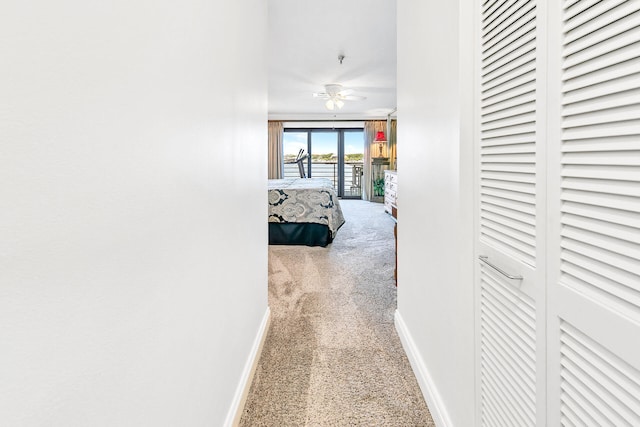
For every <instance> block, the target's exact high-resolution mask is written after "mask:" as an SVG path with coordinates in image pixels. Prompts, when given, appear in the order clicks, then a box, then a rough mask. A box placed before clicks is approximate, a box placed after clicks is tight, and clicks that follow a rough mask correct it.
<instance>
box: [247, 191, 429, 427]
mask: <svg viewBox="0 0 640 427" xmlns="http://www.w3.org/2000/svg"><path fill="white" fill-rule="evenodd" d="M341 205H342V209H343V212H344V215H345V219H346V223H345V224H344V225H343V226H342V228H341V229H340V230H339V231H338V234H337V236H336V239H335V240H334V242H333V243H332V244H331V245H329V246H328V247H327V248H320V247H306V246H270V247H269V305H270V308H271V312H272V319H271V326H270V329H269V332H268V335H267V337H266V341H265V345H264V349H263V352H262V356H261V359H260V361H259V364H258V367H257V370H256V374H255V377H254V381H253V385H252V387H251V390H250V392H249V397H248V399H247V403H246V405H245V409H244V413H243V418H242V420H241V423H240V425H242V426H287V425H290V426H294V425H295V426H302V425H313V426H325V425H326V426H329V425H331V426H335V425H377V426H432V425H434V424H433V421H432V420H431V415H430V414H429V410H428V409H427V407H426V404H425V402H424V399H423V397H422V394H421V392H420V389H419V387H418V383H417V382H416V379H415V376H414V374H413V371H412V370H411V367H410V365H409V361H408V360H407V357H406V355H405V353H404V350H403V349H402V345H401V343H400V340H399V338H398V335H397V333H396V330H395V327H394V323H393V316H394V312H395V309H396V287H395V286H394V279H393V268H394V238H393V219H392V218H391V217H390V216H389V215H388V214H386V213H385V212H384V211H383V205H382V204H378V203H369V202H364V201H359V200H342V201H341Z"/></svg>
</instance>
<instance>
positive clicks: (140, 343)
mask: <svg viewBox="0 0 640 427" xmlns="http://www.w3.org/2000/svg"><path fill="white" fill-rule="evenodd" d="M265 50H266V3H265V2H263V1H258V0H242V1H233V2H229V1H222V0H217V1H203V0H185V1H181V2H170V1H166V0H161V1H156V2H127V1H121V0H117V1H115V2H102V3H101V2H85V1H79V0H64V1H62V2H55V3H52V2H47V1H42V0H35V1H32V2H22V1H17V0H16V1H13V0H9V1H8V2H4V3H3V6H2V13H1V14H0V57H1V58H2V66H1V67H0V343H1V344H0V346H1V350H0V420H2V422H1V424H3V425H11V426H41V425H47V426H81V425H82V426H89V425H90V426H129V425H131V426H177V425H184V426H212V425H221V424H222V422H223V420H224V419H225V416H226V413H227V411H228V409H229V407H230V404H231V400H232V398H233V394H234V392H235V390H236V387H237V385H238V381H239V380H240V375H241V372H242V369H243V367H244V364H245V362H246V360H247V357H248V355H249V351H250V348H251V345H252V342H253V339H254V338H255V336H256V333H257V331H258V327H259V324H260V321H261V319H262V316H263V315H264V313H265V310H266V308H267V286H266V281H267V223H266V216H267V203H266V180H265V178H266V176H267V170H266V158H267V155H266V147H267V145H266V143H265V141H266V126H267V112H266V103H267V98H266V96H267V94H266V92H267V82H266V58H265V55H264V52H265Z"/></svg>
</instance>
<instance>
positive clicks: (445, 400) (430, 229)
mask: <svg viewBox="0 0 640 427" xmlns="http://www.w3.org/2000/svg"><path fill="white" fill-rule="evenodd" d="M464 3H466V4H459V2H454V1H451V2H449V1H424V0H399V1H398V141H399V143H398V145H399V147H400V149H399V150H398V160H399V165H400V166H399V168H398V179H399V191H398V313H397V316H398V319H397V320H399V321H398V322H397V325H398V328H399V332H400V334H401V336H402V337H403V340H404V341H403V342H404V344H405V348H406V349H407V350H408V352H409V353H410V357H411V358H412V363H413V365H414V370H415V371H416V373H417V374H418V376H419V377H420V380H421V381H422V384H421V385H423V386H425V385H426V387H423V390H424V391H425V394H426V395H427V397H428V403H429V405H430V407H431V410H432V412H434V416H435V417H436V422H437V423H438V425H439V426H444V425H451V426H459V427H468V426H472V425H474V376H473V368H474V358H473V352H474V340H473V321H474V315H473V291H474V290H473V218H472V216H471V214H472V209H473V200H472V188H473V180H472V177H473V175H472V165H473V163H472V159H473V149H472V145H471V139H470V137H471V131H472V127H471V122H470V120H469V119H470V114H471V113H472V109H471V108H472V105H471V103H470V102H469V100H470V97H469V95H470V94H471V90H472V88H473V86H472V74H471V66H472V64H473V63H472V62H471V56H470V55H467V53H468V52H469V49H470V47H471V45H470V44H469V43H468V42H467V41H468V36H469V35H470V34H471V33H470V31H471V27H470V26H467V25H466V23H467V22H466V21H468V19H467V17H466V15H468V11H469V10H471V9H472V5H471V3H470V2H466V1H465V2H464ZM461 14H465V15H461ZM461 19H462V23H461ZM465 20H466V21H465ZM459 45H460V46H462V50H460V48H459ZM403 328H404V329H403Z"/></svg>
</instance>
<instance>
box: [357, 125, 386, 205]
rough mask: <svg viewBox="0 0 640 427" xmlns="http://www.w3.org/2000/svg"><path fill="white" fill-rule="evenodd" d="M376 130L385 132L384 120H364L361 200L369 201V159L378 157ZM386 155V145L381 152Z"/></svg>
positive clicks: (370, 192) (371, 192)
mask: <svg viewBox="0 0 640 427" xmlns="http://www.w3.org/2000/svg"><path fill="white" fill-rule="evenodd" d="M377 132H384V133H385V135H386V134H387V121H386V120H367V121H365V122H364V166H363V168H362V172H363V173H362V200H368V201H371V197H372V196H373V186H372V185H371V159H372V158H373V157H379V153H378V146H377V144H374V142H373V141H374V140H375V139H376V133H377ZM382 156H383V157H384V156H386V147H385V149H384V150H383V152H382Z"/></svg>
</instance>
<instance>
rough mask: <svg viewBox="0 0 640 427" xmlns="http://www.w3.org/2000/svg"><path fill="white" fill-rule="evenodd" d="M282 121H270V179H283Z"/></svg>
mask: <svg viewBox="0 0 640 427" xmlns="http://www.w3.org/2000/svg"><path fill="white" fill-rule="evenodd" d="M283 132H284V131H283V126H282V122H277V121H269V165H268V171H269V179H281V178H282V176H283V170H284V156H283V153H282V139H283Z"/></svg>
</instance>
